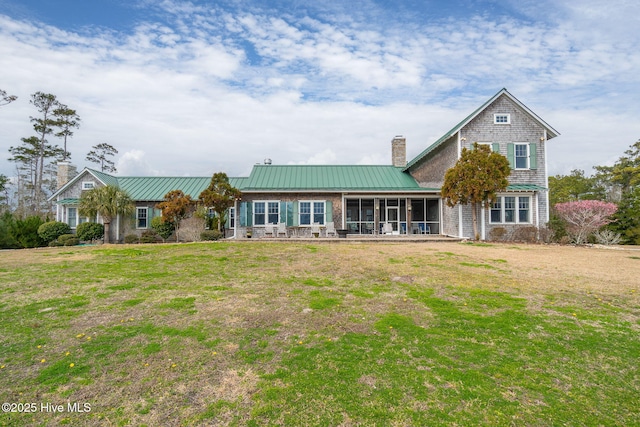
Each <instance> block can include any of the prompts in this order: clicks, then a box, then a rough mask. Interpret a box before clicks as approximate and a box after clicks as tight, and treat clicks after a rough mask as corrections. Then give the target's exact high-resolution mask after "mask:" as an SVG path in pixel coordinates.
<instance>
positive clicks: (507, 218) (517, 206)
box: [489, 196, 531, 224]
mask: <svg viewBox="0 0 640 427" xmlns="http://www.w3.org/2000/svg"><path fill="white" fill-rule="evenodd" d="M489 221H490V222H491V223H492V224H529V223H531V196H499V197H498V198H497V199H496V201H495V203H493V204H492V205H491V211H490V218H489Z"/></svg>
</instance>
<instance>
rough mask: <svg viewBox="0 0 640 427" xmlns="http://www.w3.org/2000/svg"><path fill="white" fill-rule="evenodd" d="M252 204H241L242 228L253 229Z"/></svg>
mask: <svg viewBox="0 0 640 427" xmlns="http://www.w3.org/2000/svg"><path fill="white" fill-rule="evenodd" d="M252 206H253V205H252V204H251V202H241V203H240V227H251V225H252V224H253V212H252Z"/></svg>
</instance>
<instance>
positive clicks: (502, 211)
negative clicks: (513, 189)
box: [489, 194, 533, 225]
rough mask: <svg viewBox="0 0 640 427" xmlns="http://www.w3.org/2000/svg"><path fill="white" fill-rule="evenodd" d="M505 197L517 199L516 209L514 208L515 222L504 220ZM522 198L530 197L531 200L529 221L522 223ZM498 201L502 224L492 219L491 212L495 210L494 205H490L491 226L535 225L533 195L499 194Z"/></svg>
mask: <svg viewBox="0 0 640 427" xmlns="http://www.w3.org/2000/svg"><path fill="white" fill-rule="evenodd" d="M505 197H515V199H516V200H515V207H514V210H515V212H514V219H515V221H513V222H505V220H504V218H505V215H504V210H505V209H504V198H505ZM520 197H528V198H529V221H527V222H521V221H520ZM498 199H499V200H500V222H495V221H493V220H492V219H491V211H492V210H493V204H491V205H489V224H492V225H494V224H499V225H516V224H533V220H532V219H533V194H499V195H498Z"/></svg>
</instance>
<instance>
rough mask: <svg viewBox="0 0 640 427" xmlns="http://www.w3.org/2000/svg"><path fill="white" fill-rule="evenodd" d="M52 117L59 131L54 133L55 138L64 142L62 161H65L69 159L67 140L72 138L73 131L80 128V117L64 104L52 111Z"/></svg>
mask: <svg viewBox="0 0 640 427" xmlns="http://www.w3.org/2000/svg"><path fill="white" fill-rule="evenodd" d="M53 115H54V117H55V121H56V126H57V127H58V129H59V131H58V132H56V136H57V137H58V138H62V139H63V141H64V145H63V147H62V148H63V150H64V154H63V156H62V160H67V159H68V158H69V157H71V154H70V153H69V152H68V151H67V138H70V137H72V136H73V129H78V128H79V127H80V116H78V114H77V113H76V110H72V109H71V108H69V107H68V106H66V105H64V104H60V105H59V107H58V108H56V109H55V110H54V111H53Z"/></svg>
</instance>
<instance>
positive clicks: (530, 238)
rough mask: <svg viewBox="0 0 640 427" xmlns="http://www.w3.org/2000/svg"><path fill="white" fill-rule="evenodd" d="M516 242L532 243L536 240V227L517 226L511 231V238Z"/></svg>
mask: <svg viewBox="0 0 640 427" xmlns="http://www.w3.org/2000/svg"><path fill="white" fill-rule="evenodd" d="M512 240H514V241H516V242H525V243H534V242H537V241H538V228H537V227H533V226H529V227H518V228H516V229H515V230H514V232H513V239H512Z"/></svg>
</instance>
